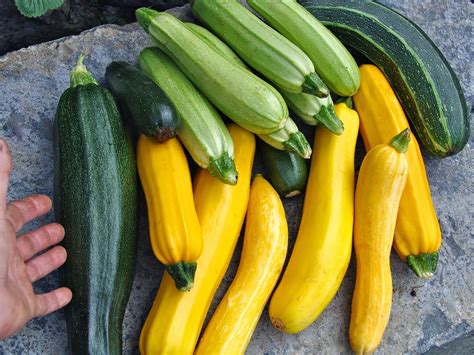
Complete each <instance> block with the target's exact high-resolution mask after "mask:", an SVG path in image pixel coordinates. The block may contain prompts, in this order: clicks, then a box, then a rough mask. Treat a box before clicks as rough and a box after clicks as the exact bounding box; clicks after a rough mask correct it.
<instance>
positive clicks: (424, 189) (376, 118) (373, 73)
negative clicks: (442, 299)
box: [354, 65, 441, 278]
mask: <svg viewBox="0 0 474 355" xmlns="http://www.w3.org/2000/svg"><path fill="white" fill-rule="evenodd" d="M360 73H361V87H360V89H359V92H358V93H357V94H356V95H355V96H354V103H355V105H356V109H357V112H358V113H359V115H360V121H361V134H362V138H363V139H364V144H365V148H366V149H367V150H370V149H371V148H372V147H374V146H376V145H378V144H381V143H384V142H388V141H389V140H390V138H391V137H393V136H394V135H395V134H397V133H398V132H400V131H401V130H403V129H405V128H407V127H408V121H407V119H406V116H405V113H404V112H403V109H402V106H401V105H400V103H399V102H398V99H397V97H396V95H395V93H394V92H393V90H392V88H391V87H390V84H389V83H388V81H387V79H386V78H385V77H384V75H383V73H382V72H381V71H380V70H379V69H378V68H377V67H376V66H374V65H363V66H361V67H360ZM406 156H407V160H408V166H409V173H408V179H407V184H406V187H405V191H404V192H403V195H402V200H401V201H400V209H399V211H398V218H397V225H396V227H395V239H394V243H393V246H394V248H395V250H396V251H397V253H398V255H399V256H400V258H401V259H402V260H407V262H408V265H410V267H411V268H412V269H413V271H415V273H416V274H417V275H418V276H420V277H425V278H428V277H431V276H432V275H433V273H434V272H435V271H436V265H437V261H438V250H439V248H440V246H441V230H440V227H439V223H438V219H437V217H436V212H435V210H434V208H433V202H432V201H431V193H430V187H429V184H428V178H427V177H426V170H425V165H424V164H423V157H422V156H421V152H420V147H419V146H418V143H417V141H416V139H415V137H412V141H411V143H410V147H409V148H408V152H407V153H406Z"/></svg>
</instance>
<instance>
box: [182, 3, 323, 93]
mask: <svg viewBox="0 0 474 355" xmlns="http://www.w3.org/2000/svg"><path fill="white" fill-rule="evenodd" d="M191 9H192V11H193V14H194V15H195V16H196V17H197V18H198V19H199V20H201V21H202V22H203V23H204V24H205V25H206V26H207V27H209V28H210V29H211V30H212V31H213V32H214V33H216V34H217V35H218V36H219V37H220V38H222V40H223V41H224V42H226V43H227V44H228V45H229V46H230V47H231V48H232V49H233V50H234V51H235V52H236V53H237V54H238V55H239V56H240V57H241V58H242V59H243V60H244V61H245V62H246V63H247V64H248V65H250V66H251V67H252V68H254V69H255V70H256V71H258V72H259V73H260V74H262V75H263V76H264V77H266V78H267V79H268V80H270V81H271V82H272V83H274V84H275V85H276V86H278V87H280V88H282V89H284V90H286V91H290V92H294V93H300V92H306V93H308V94H313V95H317V96H320V97H326V96H328V94H329V89H328V88H327V86H326V85H325V84H324V83H323V81H322V80H321V78H320V77H319V76H318V74H316V73H315V70H314V65H313V63H312V62H311V59H309V58H308V56H307V55H306V54H305V53H304V52H303V51H302V50H301V49H299V48H298V47H297V46H296V45H294V44H293V43H291V42H290V41H289V40H288V39H286V38H285V37H283V36H282V35H281V34H279V33H278V32H277V31H275V30H274V29H272V28H271V27H269V26H267V25H266V24H265V23H264V22H263V21H262V20H260V19H259V18H258V17H257V16H255V15H254V14H253V13H252V12H250V10H248V9H247V8H246V7H245V6H244V5H242V4H241V3H240V2H238V1H237V0H192V1H191Z"/></svg>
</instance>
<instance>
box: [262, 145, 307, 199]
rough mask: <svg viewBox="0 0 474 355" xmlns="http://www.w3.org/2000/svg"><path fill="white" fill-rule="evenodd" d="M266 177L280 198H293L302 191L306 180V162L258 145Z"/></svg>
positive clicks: (284, 152)
mask: <svg viewBox="0 0 474 355" xmlns="http://www.w3.org/2000/svg"><path fill="white" fill-rule="evenodd" d="M260 151H261V153H262V158H263V164H264V166H265V171H266V173H267V174H266V175H267V176H268V179H269V180H270V183H271V184H272V186H273V187H274V188H275V190H276V191H277V192H278V193H279V194H280V195H281V196H282V197H293V196H296V195H298V194H300V193H301V192H303V191H304V189H305V187H306V182H307V180H308V168H307V167H306V162H305V160H304V159H303V158H301V157H300V156H298V155H296V154H293V153H289V152H286V151H283V150H278V149H275V148H273V147H271V146H269V145H268V144H265V143H262V144H260Z"/></svg>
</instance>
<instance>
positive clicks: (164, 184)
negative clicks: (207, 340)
mask: <svg viewBox="0 0 474 355" xmlns="http://www.w3.org/2000/svg"><path fill="white" fill-rule="evenodd" d="M137 165H138V174H139V176H140V181H141V183H142V186H143V191H144V192H145V198H146V202H147V207H148V223H149V226H150V242H151V246H152V249H153V252H154V254H155V256H156V258H157V259H158V260H159V261H161V262H162V263H163V264H164V265H165V269H166V271H167V272H168V274H169V275H171V277H172V278H173V280H174V282H175V285H176V288H177V289H178V290H180V291H189V290H190V289H191V288H192V287H193V279H194V273H195V271H196V260H197V258H198V257H199V255H200V254H201V249H202V237H201V227H200V225H199V220H198V217H197V214H196V209H195V208H194V199H193V190H192V182H191V174H190V172H189V166H188V161H187V160H186V156H185V154H184V150H183V148H182V146H181V143H180V142H179V141H178V139H177V138H172V139H169V140H167V141H166V142H164V143H157V142H156V141H154V140H153V139H151V138H148V137H146V136H144V135H141V136H140V138H139V139H138V144H137Z"/></svg>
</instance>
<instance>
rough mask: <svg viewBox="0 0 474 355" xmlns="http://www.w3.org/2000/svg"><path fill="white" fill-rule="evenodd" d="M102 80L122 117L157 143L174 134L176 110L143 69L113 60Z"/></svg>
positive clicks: (177, 120)
mask: <svg viewBox="0 0 474 355" xmlns="http://www.w3.org/2000/svg"><path fill="white" fill-rule="evenodd" d="M105 81H106V82H107V86H108V88H109V89H110V91H111V92H112V94H113V95H114V96H115V98H116V99H117V101H118V103H119V106H120V109H121V111H122V113H123V115H124V116H125V118H126V119H127V120H129V121H130V122H131V123H132V125H133V126H135V127H136V128H137V129H138V131H139V132H140V133H143V134H144V135H146V136H148V137H152V138H155V139H156V140H157V141H158V142H159V143H163V142H164V141H166V140H168V139H170V138H173V137H174V136H175V135H176V129H177V127H178V126H179V116H178V113H177V112H176V110H175V108H174V106H173V104H172V103H171V101H170V100H169V99H168V97H167V96H166V95H165V93H164V92H163V90H161V89H160V88H159V87H158V86H157V85H156V84H155V83H154V81H153V80H151V79H150V78H149V77H148V76H147V75H146V74H145V73H144V72H142V71H141V70H140V69H138V68H135V67H134V66H133V65H130V64H128V63H125V62H112V63H110V64H109V65H108V66H107V69H106V70H105Z"/></svg>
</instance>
